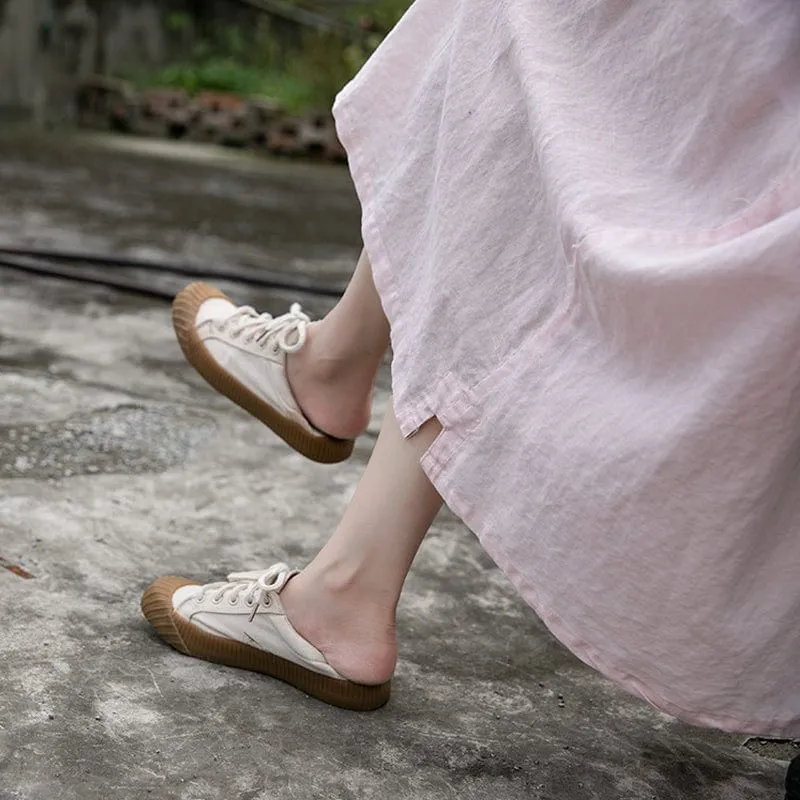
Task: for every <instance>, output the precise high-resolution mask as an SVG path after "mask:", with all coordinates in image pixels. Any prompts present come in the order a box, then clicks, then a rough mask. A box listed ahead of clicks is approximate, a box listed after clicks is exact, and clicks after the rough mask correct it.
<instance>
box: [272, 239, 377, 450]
mask: <svg viewBox="0 0 800 800" xmlns="http://www.w3.org/2000/svg"><path fill="white" fill-rule="evenodd" d="M388 346H389V323H388V321H387V320H386V316H385V314H384V313H383V308H382V306H381V301H380V298H379V296H378V292H377V291H376V289H375V284H374V283H373V280H372V267H371V265H370V263H369V259H368V257H367V254H366V252H363V253H362V254H361V258H360V259H359V261H358V265H357V266H356V270H355V272H354V273H353V277H352V279H351V281H350V284H349V285H348V287H347V291H346V292H345V293H344V295H343V296H342V298H341V300H340V301H339V302H338V304H337V305H336V306H335V307H334V308H333V310H332V311H331V312H330V313H329V314H328V315H327V316H326V317H325V318H324V319H323V320H321V321H320V322H316V323H314V324H313V325H311V326H310V329H309V337H308V341H307V343H306V345H305V347H304V348H303V349H302V350H300V351H299V352H298V353H294V354H292V355H290V356H289V357H288V359H287V375H288V378H289V383H290V385H291V387H292V391H293V392H294V394H295V397H296V398H297V402H298V403H299V404H300V407H301V408H302V409H303V412H304V413H305V415H306V416H307V417H308V419H309V420H311V422H312V423H313V424H314V425H315V426H316V427H318V428H319V429H320V430H322V431H325V433H327V434H329V435H331V436H336V437H339V438H341V439H351V438H354V437H355V436H357V435H358V434H359V433H361V432H362V431H363V430H364V428H366V426H367V423H368V422H369V418H370V406H371V401H372V387H373V384H374V383H375V376H376V375H377V373H378V368H379V367H380V365H381V362H382V360H383V357H384V355H385V353H386V349H387V348H388Z"/></svg>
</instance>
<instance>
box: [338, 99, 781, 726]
mask: <svg viewBox="0 0 800 800" xmlns="http://www.w3.org/2000/svg"><path fill="white" fill-rule="evenodd" d="M348 97H349V93H348V90H347V89H345V90H344V91H343V92H342V93H341V94H340V96H339V98H337V101H336V105H335V107H334V116H335V118H336V123H337V129H338V133H339V137H340V139H341V141H342V143H343V145H344V147H345V149H346V151H347V153H348V156H349V159H350V172H351V175H352V178H353V181H354V183H355V187H356V191H357V194H358V196H359V199H360V201H361V206H362V212H363V217H362V235H363V240H364V246H365V248H366V250H367V253H368V254H369V257H370V261H371V263H372V268H373V278H374V281H375V286H376V288H377V291H378V294H379V295H380V298H381V302H382V304H383V307H384V310H385V313H386V316H387V318H388V319H389V321H390V323H392V326H393V327H394V322H395V320H397V319H398V318H399V316H400V315H401V314H402V313H404V311H405V309H403V308H401V307H400V304H399V300H398V295H397V291H396V289H395V286H394V281H393V274H394V266H393V265H392V263H391V260H390V257H389V253H388V251H387V248H386V246H385V244H384V240H383V236H382V233H381V226H380V222H379V214H378V211H377V210H376V208H375V203H374V202H373V198H374V197H375V195H376V191H375V186H374V181H373V177H372V176H373V174H374V172H375V170H374V165H373V164H372V163H370V160H369V158H368V156H367V154H366V153H365V152H364V150H363V148H362V147H361V143H360V141H359V135H358V131H359V127H360V126H359V124H358V121H357V120H354V119H353V118H352V117H351V114H350V112H351V109H350V107H349V106H348ZM393 335H394V334H393ZM393 383H394V384H395V385H396V383H397V381H396V377H395V376H393ZM479 388H480V385H479V386H478V387H476V388H475V389H472V390H468V389H465V388H464V387H461V386H459V385H457V383H456V382H455V381H454V380H452V379H451V378H450V376H446V378H445V379H444V380H443V381H442V382H441V384H440V385H438V386H432V387H431V391H430V392H429V393H428V395H426V396H424V397H418V398H415V400H414V401H412V400H411V399H410V398H408V397H404V396H403V395H402V393H401V392H396V393H395V398H394V402H395V414H396V417H397V420H398V423H399V425H400V429H401V431H402V433H403V435H404V436H410V435H413V433H414V432H415V431H417V430H418V429H419V428H420V427H421V426H422V425H423V424H424V423H425V422H426V421H427V420H428V419H430V418H431V417H434V416H435V417H437V418H438V419H439V421H440V422H441V424H442V426H443V430H442V433H441V434H440V436H439V437H438V438H437V439H436V441H435V442H434V443H433V445H431V447H430V448H429V450H428V451H427V452H426V453H425V454H424V455H423V457H422V459H421V465H422V467H423V469H424V471H425V473H426V475H427V476H428V478H429V479H430V480H431V482H432V483H433V484H434V486H435V487H436V489H437V491H438V492H439V493H440V494H441V496H442V497H443V498H444V500H445V502H446V503H447V504H448V506H449V507H450V508H451V509H452V511H453V512H454V513H455V514H456V515H457V516H458V517H459V518H460V519H461V520H463V522H464V523H465V524H466V525H467V526H468V527H469V528H470V530H472V531H473V532H474V533H475V534H476V536H477V537H478V539H479V540H480V542H481V544H482V545H483V547H484V548H485V550H486V552H487V553H488V554H489V555H490V556H491V557H492V559H493V560H494V561H495V562H496V563H497V565H498V566H499V567H500V568H501V569H502V570H503V572H505V574H506V575H508V577H509V579H510V580H511V582H512V584H513V585H514V586H515V588H516V589H517V591H518V592H519V593H520V595H521V596H522V597H523V598H524V600H525V601H526V602H527V603H528V604H529V605H530V606H531V607H532V608H533V610H534V611H535V612H536V613H537V615H538V616H539V617H540V618H541V619H542V621H543V622H544V623H545V625H546V626H547V627H548V629H549V630H550V631H551V632H552V634H553V635H554V636H555V637H556V638H557V639H558V640H559V641H560V642H561V643H562V644H563V645H564V646H565V647H567V648H568V649H569V650H570V651H571V652H572V653H574V654H575V655H576V656H577V657H578V658H579V659H580V660H581V661H583V662H584V663H586V664H587V665H589V666H590V667H592V668H593V669H595V670H597V671H598V672H600V673H601V674H603V675H604V676H606V677H607V678H610V679H611V680H613V681H614V682H616V683H618V684H619V685H620V686H622V687H623V688H624V689H625V690H626V691H628V692H629V693H631V694H632V695H635V696H637V697H639V698H641V699H643V700H645V701H646V702H648V703H649V704H651V705H652V706H654V707H655V708H656V709H658V710H660V711H663V712H665V713H667V714H670V715H671V716H674V717H676V718H678V719H681V720H683V721H685V722H688V723H691V724H694V725H699V726H703V727H710V728H717V729H721V730H723V731H728V732H736V733H749V734H755V735H770V736H781V735H788V733H789V732H790V726H791V724H792V721H779V720H762V719H747V720H743V719H738V718H731V717H725V716H719V715H716V714H713V713H707V712H705V711H703V710H698V709H695V710H687V709H684V708H681V707H679V706H677V705H675V704H674V703H672V702H670V701H669V700H667V699H665V698H663V697H662V696H661V695H660V694H659V692H658V691H655V690H654V689H653V688H651V686H652V682H651V681H648V680H647V679H642V678H640V677H637V676H635V675H631V674H627V673H625V672H622V671H620V670H618V669H617V668H616V667H615V666H614V665H613V664H610V663H608V662H606V660H605V659H604V657H603V655H602V652H601V650H600V649H599V648H597V647H596V646H594V645H593V644H592V643H591V642H588V641H586V640H585V639H583V638H582V637H578V636H576V635H574V634H573V633H572V631H571V630H570V628H569V626H568V625H567V624H565V623H564V622H563V620H562V619H561V618H560V616H559V615H558V614H557V613H556V612H555V611H554V610H552V609H551V607H550V605H549V603H548V601H547V598H544V597H542V596H540V594H539V592H538V591H537V590H536V588H535V587H533V586H532V585H530V583H529V582H528V581H526V579H525V576H524V575H522V574H521V573H520V572H519V571H518V570H517V569H516V568H515V565H514V563H513V560H512V559H510V558H509V557H507V555H506V553H505V551H504V549H503V547H502V545H501V544H500V542H499V541H498V540H497V539H496V537H495V536H493V534H492V533H491V531H489V530H487V528H486V526H485V525H484V524H483V519H482V515H481V512H480V509H478V508H476V506H475V504H474V503H471V502H470V501H469V499H468V498H467V497H465V496H463V495H462V494H461V493H460V492H459V491H458V489H457V485H456V481H455V480H454V475H453V471H454V470H456V469H457V465H454V460H455V461H457V459H456V456H457V454H458V452H459V451H460V450H461V448H463V447H464V445H465V444H466V442H467V440H468V439H469V436H470V434H471V432H472V430H473V429H474V427H475V426H476V425H477V424H478V422H479V418H480V397H478V396H477V394H478V392H477V391H476V390H477V389H479Z"/></svg>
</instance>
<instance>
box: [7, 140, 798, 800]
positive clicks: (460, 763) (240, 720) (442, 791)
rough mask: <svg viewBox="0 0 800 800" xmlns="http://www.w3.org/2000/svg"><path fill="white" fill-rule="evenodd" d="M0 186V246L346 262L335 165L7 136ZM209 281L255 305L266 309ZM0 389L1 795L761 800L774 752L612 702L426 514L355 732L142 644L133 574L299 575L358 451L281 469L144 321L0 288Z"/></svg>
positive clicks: (45, 291) (778, 747) (101, 296)
mask: <svg viewBox="0 0 800 800" xmlns="http://www.w3.org/2000/svg"><path fill="white" fill-rule="evenodd" d="M120 148H121V149H120ZM134 151H136V152H134ZM0 185H2V187H3V191H2V193H0V244H11V243H24V244H30V245H40V246H42V245H47V246H60V247H65V248H68V249H69V248H77V249H84V250H95V251H99V252H103V251H106V252H107V251H114V252H117V253H128V254H136V255H148V256H160V255H163V256H179V257H181V258H183V259H186V260H190V261H192V260H193V261H198V262H203V263H242V264H247V265H249V268H250V269H252V270H256V271H257V270H258V269H263V268H269V269H270V270H277V269H283V270H286V271H287V272H288V273H291V274H302V275H306V276H314V277H315V278H316V279H318V280H324V281H326V282H342V281H344V280H345V279H346V277H347V273H348V272H349V270H350V268H351V265H352V263H353V260H354V257H355V255H356V253H357V250H358V209H357V205H356V202H355V198H354V195H353V192H352V188H351V187H350V185H349V182H348V179H347V176H346V173H345V172H344V171H343V170H337V169H330V168H323V167H313V166H299V165H291V164H283V163H278V164H275V163H265V162H255V161H249V160H245V159H243V158H241V157H240V156H236V155H234V156H220V155H219V154H215V153H214V151H210V150H204V149H202V148H189V149H186V148H179V149H170V148H169V147H167V146H164V145H151V144H148V143H137V142H129V141H127V140H124V141H123V142H122V143H121V145H118V144H115V143H112V144H109V143H108V142H106V141H105V140H88V141H87V140H81V141H72V140H62V141H61V142H60V143H55V141H54V140H52V139H44V140H40V139H36V138H33V139H31V138H30V137H28V136H11V137H9V136H6V137H5V138H2V139H0ZM135 277H138V278H141V279H145V278H147V276H146V275H139V276H135ZM148 279H152V278H148ZM160 280H161V281H162V283H163V285H164V286H167V287H169V288H177V287H178V286H180V285H181V283H182V282H183V281H182V280H178V281H169V280H166V279H160ZM226 288H228V289H229V290H230V291H232V292H233V293H234V294H235V296H236V297H237V298H238V299H241V300H243V301H244V300H247V301H250V300H254V301H255V302H257V303H258V304H259V305H261V306H263V307H265V308H267V309H270V310H277V311H279V310H281V309H282V308H283V307H284V306H285V304H286V302H287V300H288V299H289V298H288V297H286V296H282V295H279V294H276V295H269V294H267V293H264V292H252V291H249V290H247V289H246V288H245V287H242V286H238V287H237V286H236V285H230V286H228V287H226ZM326 303H327V301H321V300H319V299H316V300H310V302H309V305H310V306H311V308H312V310H314V311H315V312H316V313H321V312H323V311H324V310H325V307H326ZM386 386H387V378H386V376H383V378H382V388H381V391H380V393H379V401H381V402H380V403H379V405H380V404H385V401H386ZM0 397H2V402H1V403H0V559H3V560H2V561H0V567H1V566H5V567H6V568H5V569H3V568H0V597H2V601H0V675H2V684H0V798H2V800H12V798H13V799H14V800H50V799H51V798H53V797H58V798H59V799H60V800H95V799H96V800H101V799H102V800H107V798H145V797H153V798H163V799H164V800H173V799H175V800H177V799H178V798H180V799H181V800H223V798H224V800H267V798H270V799H271V798H293V799H294V800H306V799H309V800H310V799H311V798H330V799H331V800H338V799H339V798H341V800H345V798H346V799H347V800H351V799H353V800H355V798H398V800H400V799H401V798H408V799H409V800H412V799H413V800H434V799H436V800H438V798H475V800H478V799H480V800H483V798H487V797H488V798H496V800H522V799H523V798H542V799H543V800H556V799H560V798H563V799H564V800H566V799H567V798H568V799H569V800H590V799H592V798H603V800H611V798H615V799H616V798H621V799H624V800H654V799H655V800H678V799H682V798H698V799H700V798H702V800H740V799H741V800H758V799H760V798H764V799H765V800H766V799H767V798H770V799H773V798H774V800H779V798H781V797H782V791H781V783H782V779H783V773H784V770H785V759H787V758H788V757H789V755H791V754H792V753H793V752H796V750H794V749H793V747H792V746H791V745H788V744H780V743H778V744H772V743H764V742H757V741H756V742H749V743H745V738H744V737H732V736H729V735H723V734H720V733H715V732H709V731H703V730H699V729H695V728H691V727H688V726H686V725H683V724H681V723H679V722H676V721H674V720H672V719H670V718H668V717H666V716H664V715H662V714H659V713H658V712H656V711H654V710H652V709H650V708H649V707H648V706H646V705H645V704H643V703H641V702H639V701H638V700H636V699H633V698H631V697H628V696H627V695H626V694H624V693H623V692H622V691H621V690H619V689H618V688H617V687H615V686H614V685H612V684H611V683H609V682H608V681H606V680H605V679H603V678H601V677H600V676H598V675H596V674H595V673H593V672H592V671H591V670H589V669H588V668H586V667H585V666H583V665H582V664H581V663H580V662H578V661H577V659H575V658H574V657H573V656H571V655H570V654H569V653H568V652H566V651H565V650H564V649H563V648H562V647H561V646H560V645H559V644H558V643H556V642H555V641H554V640H553V638H552V637H551V636H550V635H549V634H548V633H547V631H546V630H545V629H544V627H543V625H542V624H541V623H540V622H539V621H538V620H537V619H536V618H535V616H534V615H533V613H532V612H531V611H530V610H529V609H528V608H527V607H526V606H525V605H524V604H523V603H522V602H521V601H520V600H519V599H518V598H517V597H516V596H515V594H514V592H513V590H512V589H511V587H510V585H509V584H508V583H507V582H506V580H505V578H504V577H503V575H502V574H501V573H500V572H499V570H498V569H496V568H495V567H494V566H493V564H492V563H491V562H490V561H489V560H488V558H487V557H486V556H485V555H484V554H483V553H482V551H481V549H480V547H479V546H478V544H477V542H476V540H475V539H474V538H473V537H472V535H471V534H470V533H469V532H468V531H467V530H466V529H465V528H464V527H463V526H462V525H461V524H460V523H459V522H458V521H457V520H456V519H454V518H453V517H452V516H450V515H448V514H447V513H443V514H442V516H441V517H440V519H439V520H438V521H437V523H436V525H435V526H434V528H433V530H432V532H431V534H430V535H429V537H428V539H427V540H426V542H425V543H424V545H423V547H422V550H421V552H420V555H419V558H418V559H417V562H416V564H415V567H414V570H413V571H412V574H411V576H410V578H409V581H408V588H407V593H406V595H405V598H404V601H403V604H402V607H401V610H400V620H399V626H400V633H401V637H402V650H401V659H400V663H399V666H398V670H397V676H396V681H395V684H394V694H393V698H392V700H391V702H390V704H389V705H388V706H387V707H386V708H384V709H382V710H380V711H378V712H374V713H371V714H363V715H358V714H354V713H350V712H345V711H340V710H337V709H334V708H329V707H326V706H324V705H323V704H321V703H319V702H316V701H314V700H311V699H309V698H307V697H304V696H303V695H301V694H300V693H298V692H297V691H295V690H294V689H291V688H289V687H287V686H284V685H282V684H279V683H276V682H274V681H271V680H269V679H266V678H263V677H260V676H257V675H253V674H248V673H244V672H238V671H234V670H231V669H227V668H223V667H219V666H213V665H210V664H206V663H203V662H200V661H195V660H192V659H190V658H186V657H184V656H182V655H179V654H178V653H176V652H175V651H173V650H170V649H169V648H168V647H166V646H164V645H163V644H162V643H161V642H160V641H159V640H157V639H156V638H155V636H154V635H153V633H152V632H151V630H150V629H149V627H148V625H147V624H146V623H145V621H144V620H143V619H142V617H141V616H140V613H139V609H138V601H139V596H140V593H141V591H142V589H143V588H144V587H145V586H146V585H147V583H148V582H149V581H150V580H151V579H153V578H154V577H155V576H158V575H161V574H164V573H180V574H185V575H188V576H190V577H197V578H200V579H202V580H204V581H206V580H210V579H217V578H219V577H220V576H223V575H225V574H226V573H227V572H229V571H233V570H237V569H241V568H248V569H252V568H256V567H258V566H267V565H269V564H270V563H272V562H273V561H274V560H277V559H286V560H288V561H290V562H292V563H294V564H298V565H302V564H303V563H304V562H306V561H307V560H308V559H310V558H311V556H312V555H313V553H314V552H315V550H316V549H317V548H318V547H319V546H320V545H321V543H322V542H323V541H324V540H325V538H326V536H327V535H328V533H329V532H330V531H331V528H332V525H333V524H334V522H335V521H336V519H337V516H338V515H339V514H340V513H341V511H342V509H343V508H344V506H345V504H346V502H347V499H348V497H349V496H350V493H351V492H352V491H353V487H354V486H355V483H356V481H357V480H358V477H359V474H360V472H361V470H362V468H363V465H364V463H365V461H366V459H367V457H368V454H369V451H370V447H371V444H372V441H373V438H372V437H371V435H368V436H365V437H364V438H363V439H362V440H361V441H360V442H359V446H358V449H357V452H356V455H355V458H354V459H353V460H352V461H351V462H350V463H348V464H346V465H344V466H339V467H335V468H329V467H320V466H315V465H312V464H310V463H309V462H307V461H304V460H303V459H301V458H300V457H299V456H297V455H295V454H293V453H291V452H290V451H289V450H288V449H287V448H286V447H284V446H283V445H281V444H280V443H278V441H277V440H276V439H274V438H273V437H272V436H271V434H270V433H269V432H268V431H267V430H266V429H263V428H262V427H260V426H259V424H258V423H256V422H255V421H253V420H252V419H250V418H249V417H247V416H246V415H245V414H244V413H243V412H240V411H239V410H237V409H236V408H235V407H233V406H232V405H230V404H229V403H228V402H227V401H225V400H224V399H222V398H220V397H218V396H216V395H215V394H214V393H213V392H211V390H209V389H208V388H206V386H205V385H204V384H203V383H202V381H201V380H200V379H199V378H198V377H197V376H196V375H195V374H194V373H193V372H192V371H191V370H190V369H189V368H188V367H187V366H186V365H185V364H184V362H183V360H182V358H181V355H180V353H179V350H178V347H177V345H176V344H175V342H174V339H173V335H172V331H171V328H170V324H169V315H168V306H167V305H166V304H163V303H158V302H156V301H151V300H146V299H142V298H137V297H134V296H130V295H123V294H119V293H116V292H113V291H109V290H106V289H102V288H91V287H87V286H85V285H80V284H76V283H70V282H65V281H59V280H53V279H42V278H34V277H31V276H27V275H24V274H21V273H18V272H14V271H11V270H2V269H0ZM377 416H378V414H377V413H376V424H377ZM374 427H375V426H373V432H374ZM9 567H11V568H12V569H9ZM16 567H19V568H21V569H15V568H16ZM23 570H24V571H25V572H26V573H28V574H29V575H30V576H32V577H23V576H22V575H20V574H18V573H19V572H21V571H23Z"/></svg>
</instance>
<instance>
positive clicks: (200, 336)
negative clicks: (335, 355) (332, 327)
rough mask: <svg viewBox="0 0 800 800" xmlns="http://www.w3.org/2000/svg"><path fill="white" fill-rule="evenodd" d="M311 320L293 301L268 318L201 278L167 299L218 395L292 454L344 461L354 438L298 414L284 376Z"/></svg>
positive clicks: (188, 351) (188, 349)
mask: <svg viewBox="0 0 800 800" xmlns="http://www.w3.org/2000/svg"><path fill="white" fill-rule="evenodd" d="M310 321H311V320H310V319H309V318H308V316H306V314H304V313H303V311H302V309H301V307H300V305H299V304H297V303H295V304H294V305H293V306H292V307H291V310H290V311H289V313H288V314H284V315H283V316H280V317H272V316H271V315H269V314H258V313H257V312H256V311H255V310H254V309H252V308H250V307H249V306H241V307H239V308H237V307H236V306H235V305H234V304H233V303H232V302H231V301H230V300H229V299H228V298H227V297H226V296H225V295H224V294H223V293H222V292H220V291H219V290H217V289H215V288H214V287H213V286H209V285H207V284H204V283H193V284H190V285H189V286H187V287H186V288H185V289H183V290H182V291H181V292H180V293H179V294H178V295H177V297H176V298H175V300H174V302H173V304H172V324H173V327H174V328H175V333H176V334H177V336H178V342H179V343H180V346H181V350H183V354H184V355H185V356H186V360H187V361H188V362H189V363H190V364H191V365H192V366H193V367H194V368H195V369H196V370H197V371H198V372H199V373H200V374H201V375H202V376H203V377H204V378H205V379H206V381H207V382H208V383H209V384H210V385H211V386H212V387H213V388H214V389H216V390H217V391H218V392H220V393H221V394H224V395H225V396H226V397H228V398H230V399H231V400H233V402H234V403H236V404H237V405H238V406H240V407H241V408H243V409H244V410H245V411H248V412H250V413H251V414H252V415H253V416H254V417H256V419H259V420H260V421H261V422H263V423H264V424H265V425H266V426H267V427H269V428H270V429H271V430H272V431H273V432H274V433H276V434H277V435H278V436H280V438H281V439H283V440H284V441H285V442H286V443H287V444H288V445H289V446H290V447H293V448H294V449H295V450H297V452H298V453H302V455H304V456H306V457H307V458H310V459H311V460H312V461H317V462H320V463H322V464H334V463H337V462H339V461H344V460H345V459H347V458H349V457H350V455H351V453H352V452H353V441H352V440H350V439H347V440H345V439H335V438H333V437H332V436H328V435H327V434H325V433H323V432H322V431H319V430H317V429H316V428H315V427H314V426H313V425H312V424H311V423H310V422H309V421H308V420H307V419H306V417H305V415H304V414H303V412H302V411H301V409H300V406H299V405H298V404H297V401H296V400H295V398H294V395H293V394H292V389H291V387H290V386H289V381H288V380H287V378H286V356H287V354H289V353H295V352H297V351H298V350H300V349H301V348H302V347H303V345H304V344H305V341H306V336H307V329H308V324H309V322H310Z"/></svg>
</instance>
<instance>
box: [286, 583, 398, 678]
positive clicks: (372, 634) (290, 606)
mask: <svg viewBox="0 0 800 800" xmlns="http://www.w3.org/2000/svg"><path fill="white" fill-rule="evenodd" d="M281 600H282V602H283V605H284V609H285V610H286V615H287V617H288V619H289V622H291V623H292V625H293V627H294V628H295V630H296V631H297V632H298V633H299V634H300V635H301V636H302V637H303V638H304V639H306V640H307V641H308V642H310V643H311V644H313V645H314V646H315V647H316V648H317V649H318V650H319V651H320V652H321V653H322V654H323V655H324V656H325V659H326V660H327V662H328V664H330V666H332V667H333V668H334V669H335V670H336V671H337V672H339V673H340V674H341V675H342V676H343V677H345V678H347V679H348V680H351V681H354V682H355V683H364V684H378V683H383V682H385V681H387V680H389V678H391V676H392V674H393V673H394V668H395V664H396V662H397V634H396V627H395V620H394V611H393V609H392V610H388V609H384V608H382V603H381V601H380V600H379V601H378V602H377V603H372V602H371V601H370V599H369V598H367V597H361V598H358V597H357V596H356V593H355V592H350V593H340V592H330V591H328V590H327V589H325V588H323V587H321V586H320V582H318V581H316V580H314V579H313V577H312V579H311V580H308V578H307V577H304V574H303V573H300V575H298V576H297V577H295V578H293V579H292V580H291V581H290V582H289V584H288V585H287V586H286V588H285V589H284V590H283V592H282V593H281Z"/></svg>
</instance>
